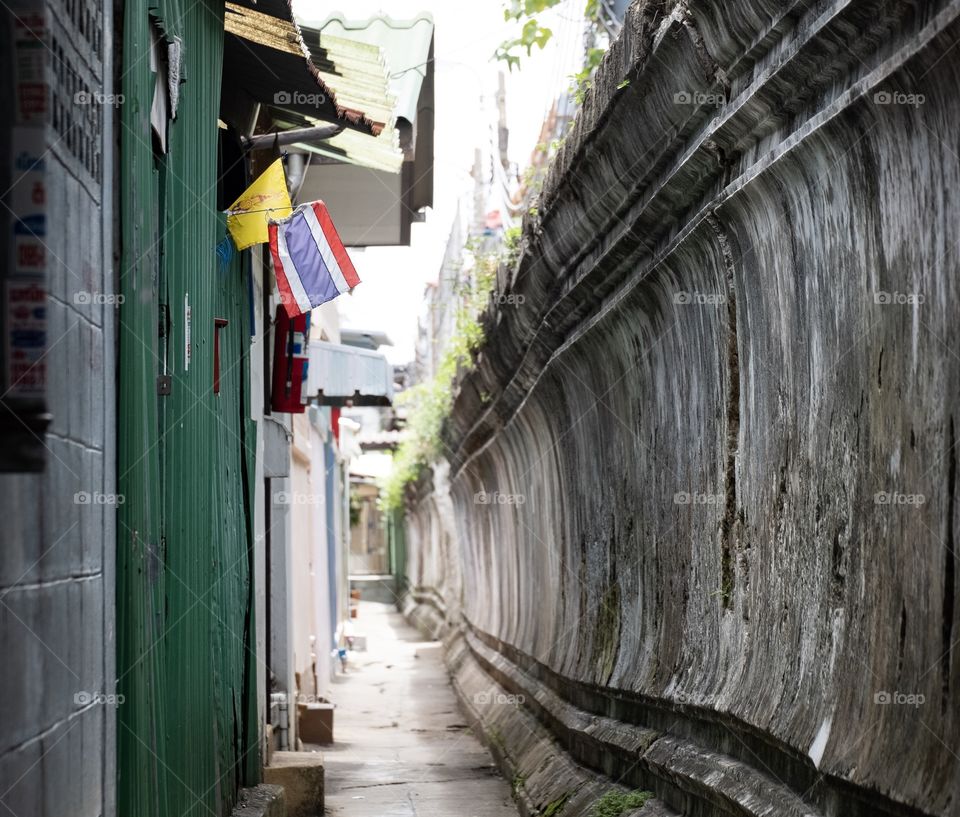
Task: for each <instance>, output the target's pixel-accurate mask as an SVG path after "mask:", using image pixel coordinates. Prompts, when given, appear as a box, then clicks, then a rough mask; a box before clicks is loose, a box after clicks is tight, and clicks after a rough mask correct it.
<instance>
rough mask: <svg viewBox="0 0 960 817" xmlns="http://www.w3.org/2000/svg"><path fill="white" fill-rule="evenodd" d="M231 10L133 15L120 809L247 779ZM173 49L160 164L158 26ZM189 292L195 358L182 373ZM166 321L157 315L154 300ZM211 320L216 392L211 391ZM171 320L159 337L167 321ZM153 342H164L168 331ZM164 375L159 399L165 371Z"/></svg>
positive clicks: (248, 627) (243, 354) (127, 81)
mask: <svg viewBox="0 0 960 817" xmlns="http://www.w3.org/2000/svg"><path fill="white" fill-rule="evenodd" d="M223 13H224V9H223V5H222V4H219V3H215V2H212V1H211V0H202V1H201V2H199V3H194V4H191V5H189V6H187V7H181V5H180V4H179V3H177V2H171V0H163V2H160V3H156V4H148V3H146V2H143V0H139V1H138V0H134V1H133V2H128V3H126V4H125V9H124V15H125V21H124V43H123V55H124V59H123V68H122V91H123V94H124V97H125V104H124V106H123V108H122V109H121V130H120V136H121V220H122V221H121V235H122V251H123V253H122V254H123V262H122V263H123V267H122V268H123V275H122V279H121V288H122V292H123V295H124V303H123V306H122V307H121V313H120V327H121V328H120V337H119V341H120V367H119V372H120V383H119V390H120V406H119V426H120V439H119V480H120V491H121V492H122V493H123V494H124V495H125V497H126V501H125V503H124V504H123V505H122V506H121V509H120V532H119V534H118V593H117V628H118V638H117V641H118V656H117V668H118V676H119V678H120V692H122V693H123V694H124V696H125V701H126V702H125V704H124V705H123V706H122V707H121V708H120V712H119V716H118V767H119V768H118V775H119V780H118V813H120V814H122V815H124V817H174V815H175V816H176V817H181V816H184V817H186V816H187V815H191V816H192V815H211V814H213V815H214V816H215V817H220V816H221V815H225V814H229V812H230V810H231V808H232V806H233V804H234V802H235V798H236V792H237V789H238V787H239V786H241V785H248V784H251V783H254V782H256V779H257V777H258V775H259V768H260V759H259V756H258V741H257V728H256V715H255V711H256V703H255V682H254V681H253V680H252V679H253V678H255V675H256V674H255V672H254V669H255V665H254V663H253V662H254V661H255V658H256V657H255V655H254V652H253V650H254V644H255V640H254V621H253V604H252V575H253V574H252V569H251V568H252V558H251V553H252V539H251V524H250V519H251V512H250V501H251V487H252V483H251V480H250V479H249V476H250V474H251V473H252V471H251V465H252V432H251V423H250V420H249V419H248V418H249V411H248V410H247V407H248V406H249V383H247V382H246V381H247V377H246V375H247V372H248V371H249V369H248V366H249V360H248V344H249V327H248V326H247V321H248V317H247V287H246V278H245V275H244V273H245V270H244V269H243V266H242V264H243V259H242V257H241V256H236V257H235V258H234V259H233V260H232V261H231V262H229V263H228V264H226V265H219V264H218V262H217V257H216V253H215V247H216V245H217V243H218V241H219V240H220V239H221V238H222V237H223V236H224V235H225V225H224V221H223V217H222V215H221V214H220V213H218V212H217V210H216V179H217V140H218V128H217V114H218V110H219V100H220V76H221V61H222V49H223ZM151 25H159V26H160V27H161V29H162V31H163V34H164V36H165V37H167V38H168V39H171V40H172V39H173V38H174V37H177V38H179V39H180V42H181V43H182V55H183V63H182V78H183V83H182V84H181V86H180V93H179V105H178V109H177V115H176V119H175V120H173V121H172V122H171V123H170V128H169V136H168V145H167V153H166V155H162V154H158V152H157V151H156V150H155V147H154V144H153V138H152V134H151V126H150V118H149V117H150V107H151V103H152V99H153V94H154V84H155V75H154V74H153V73H152V71H151V70H150V56H149V47H150V36H151V32H150V26H151ZM185 299H188V300H189V305H190V311H191V320H190V326H189V331H190V338H191V357H190V364H189V369H187V368H186V362H185V346H186V334H187V326H186V323H187V322H186V317H185ZM164 306H165V307H166V309H167V315H168V316H169V318H168V320H164V312H163V311H162V307H164ZM216 318H223V319H225V320H226V321H227V322H228V323H227V326H226V327H224V328H223V329H221V330H219V331H220V344H221V382H220V394H219V395H217V394H214V393H213V350H214V342H215V333H216V331H217V330H216V329H215V325H214V320H215V319H216ZM161 325H164V326H165V327H167V328H165V329H164V331H162V332H161V330H160V327H161ZM161 335H162V336H161ZM164 372H166V373H168V374H170V375H171V379H172V385H171V390H170V394H169V395H167V396H158V394H157V377H158V376H159V375H161V374H163V373H164Z"/></svg>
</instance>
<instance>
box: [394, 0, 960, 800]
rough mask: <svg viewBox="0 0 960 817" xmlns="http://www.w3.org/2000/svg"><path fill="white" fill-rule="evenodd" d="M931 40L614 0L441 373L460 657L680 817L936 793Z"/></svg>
mask: <svg viewBox="0 0 960 817" xmlns="http://www.w3.org/2000/svg"><path fill="white" fill-rule="evenodd" d="M958 39H960V3H958V2H944V1H940V2H934V1H933V0H930V2H923V3H909V2H895V0H886V2H879V0H878V1H876V2H873V1H871V0H862V1H860V2H854V1H852V0H851V2H823V3H816V4H813V3H801V2H780V3H777V2H764V0H740V2H737V3H723V2H720V0H700V1H699V2H694V1H693V0H691V1H690V2H681V3H656V2H641V3H639V4H636V5H634V7H633V8H632V9H631V12H630V15H629V19H628V22H627V25H626V27H625V30H624V33H623V35H622V36H621V39H620V40H619V41H618V42H617V43H616V44H615V46H614V47H613V48H612V49H611V51H610V53H609V54H608V55H607V58H606V59H605V61H604V64H603V65H602V66H601V68H600V71H599V75H598V78H597V80H596V83H595V87H594V89H593V90H592V92H591V93H590V94H589V95H588V97H587V100H586V103H585V106H584V109H583V110H582V112H581V114H580V117H579V119H578V123H577V126H576V127H575V129H574V131H573V133H572V134H571V136H570V137H569V138H568V139H567V141H566V144H565V145H564V147H563V149H562V150H561V152H560V155H559V157H558V161H557V162H556V164H555V166H554V168H553V170H552V172H551V174H550V176H549V178H548V179H547V182H546V185H545V188H544V192H543V195H542V199H541V202H540V204H539V209H538V215H537V216H536V217H534V218H531V219H528V223H527V224H526V228H525V233H524V252H523V255H522V258H521V262H520V265H519V269H518V270H516V271H514V272H513V273H511V274H510V275H509V276H505V277H504V280H503V281H501V287H502V290H503V292H504V293H505V294H517V295H523V296H524V298H523V299H512V301H517V300H521V301H522V302H523V305H522V306H501V307H500V310H499V314H496V315H491V316H489V317H490V318H491V320H490V322H489V324H488V326H489V332H488V340H487V343H486V344H485V346H484V347H483V349H482V352H481V355H480V358H479V362H478V366H477V369H476V370H475V371H474V372H473V373H472V374H471V375H470V376H469V377H468V379H467V380H466V381H465V382H464V383H463V385H462V389H461V392H460V394H459V396H458V398H457V401H456V404H455V410H454V416H453V418H452V422H451V423H450V425H449V428H448V430H447V431H448V433H447V444H448V445H449V446H450V448H451V449H452V450H453V451H454V452H455V454H454V455H452V456H451V470H450V485H451V488H450V496H451V499H452V503H453V511H454V517H455V520H456V540H457V541H456V544H457V548H458V549H457V551H456V552H457V553H458V554H459V557H460V559H461V566H460V569H461V570H462V572H463V576H464V580H463V582H462V600H463V620H464V621H465V624H466V627H465V641H466V644H467V646H468V647H469V648H470V653H471V655H470V658H469V660H471V661H474V662H476V663H477V664H478V665H479V666H480V667H482V668H483V669H484V670H485V671H486V672H487V673H488V674H489V675H491V676H492V677H493V678H495V679H496V680H497V682H498V683H499V684H501V685H502V686H503V688H504V689H507V690H508V691H510V692H513V693H516V694H524V695H526V698H527V708H528V709H530V710H531V711H532V712H534V714H536V716H537V717H538V718H539V719H540V721H541V722H542V723H544V724H546V725H547V726H549V727H550V729H551V730H552V731H553V733H554V734H555V735H556V736H557V737H558V739H559V740H560V742H561V743H562V744H563V745H564V746H565V748H566V749H567V750H568V751H569V752H570V753H571V755H572V756H573V757H574V759H576V760H577V761H578V762H579V763H581V764H583V765H585V766H588V767H591V768H595V769H600V770H602V771H604V772H605V773H607V774H609V775H611V776H612V777H614V778H620V777H621V776H623V779H624V780H625V781H629V782H630V784H631V785H639V786H644V787H648V788H653V789H655V790H656V791H657V793H658V795H659V796H660V797H661V798H662V799H663V801H664V802H665V803H667V804H668V805H669V806H670V807H672V808H675V809H677V810H678V811H681V812H682V813H684V814H769V815H774V814H777V815H782V814H797V815H802V814H829V815H844V817H850V815H878V814H921V813H922V814H930V815H934V814H937V815H957V814H960V797H958V794H960V759H958V756H957V753H956V747H957V746H958V744H960V724H958V717H960V692H958V686H960V667H958V660H960V655H958V650H957V649H956V647H955V646H954V642H955V641H956V640H957V638H958V636H960V622H958V620H957V618H958V609H957V604H956V553H955V542H956V538H957V531H958V516H957V508H956V470H957V465H956V458H957V451H956V443H957V436H956V435H957V430H956V420H957V418H955V416H954V413H955V411H956V406H957V405H958V397H960V395H958V389H960V356H958V354H957V351H956V350H957V340H958V330H960V321H958V316H960V308H958V307H960V289H958V287H960V277H958V260H957V254H958V250H957V245H956V241H957V236H956V229H955V225H956V224H957V223H960V204H958V198H957V195H956V191H957V190H958V189H960V156H958V152H960V143H958V138H957V134H958V133H960V101H958V100H960V48H957V44H958ZM624 81H628V84H624ZM499 300H500V301H501V302H506V299H499ZM481 491H483V492H486V493H485V498H486V500H487V501H477V499H478V498H477V494H478V492H481ZM494 492H497V495H496V496H493V493H494ZM426 515H429V508H427V507H426V506H425V505H424V504H423V503H421V505H420V507H419V510H418V513H417V514H416V515H415V517H414V524H413V529H414V530H413V531H412V532H411V545H410V550H411V551H415V550H416V548H417V542H420V543H423V542H425V541H433V540H432V539H430V538H429V537H427V536H425V535H424V534H423V533H422V529H423V528H424V526H425V523H424V521H423V517H424V516H426ZM418 531H419V532H418ZM421 547H422V544H421ZM428 552H430V553H435V552H436V551H435V549H434V550H430V551H428ZM417 558H420V559H425V558H428V557H426V556H424V555H421V556H420V557H417ZM429 580H430V576H429V575H428V574H426V573H425V574H424V578H423V579H422V580H419V579H418V580H417V581H423V582H428V581H429ZM451 621H453V619H451ZM454 623H455V622H454ZM464 660H466V659H464ZM911 696H912V697H911Z"/></svg>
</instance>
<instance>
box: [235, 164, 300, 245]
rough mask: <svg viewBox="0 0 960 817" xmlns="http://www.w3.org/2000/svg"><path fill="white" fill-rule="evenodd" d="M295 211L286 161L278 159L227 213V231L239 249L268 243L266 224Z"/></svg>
mask: <svg viewBox="0 0 960 817" xmlns="http://www.w3.org/2000/svg"><path fill="white" fill-rule="evenodd" d="M292 212H293V208H292V207H291V206H290V194H289V193H288V192H287V180H286V178H285V177H284V175H283V161H282V160H280V159H277V161H275V162H274V163H273V164H272V165H270V167H268V168H267V169H266V170H264V171H263V173H261V174H260V176H259V177H258V178H257V180H256V181H255V182H254V183H253V184H251V185H250V186H249V187H248V188H247V189H246V190H244V191H243V193H242V194H241V196H240V198H238V199H237V200H236V201H235V202H234V203H233V204H231V205H230V209H229V210H227V229H228V230H229V231H230V235H232V236H233V241H234V243H235V244H236V245H237V249H238V250H245V249H246V248H247V247H249V246H251V245H253V244H265V243H266V242H267V241H268V236H267V221H269V220H270V219H271V218H273V219H278V218H286V217H287V216H289V215H290V213H292Z"/></svg>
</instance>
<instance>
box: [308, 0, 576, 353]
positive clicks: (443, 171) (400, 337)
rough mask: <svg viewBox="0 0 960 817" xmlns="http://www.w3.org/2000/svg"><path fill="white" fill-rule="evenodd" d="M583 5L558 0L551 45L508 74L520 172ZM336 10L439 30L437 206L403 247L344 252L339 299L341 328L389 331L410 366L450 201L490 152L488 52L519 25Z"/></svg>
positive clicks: (472, 0)
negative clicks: (355, 280) (346, 268)
mask: <svg viewBox="0 0 960 817" xmlns="http://www.w3.org/2000/svg"><path fill="white" fill-rule="evenodd" d="M583 6H584V2H583V0H564V2H563V3H561V4H560V5H559V6H557V7H556V8H555V9H552V10H551V11H550V12H548V13H546V14H544V15H542V16H541V23H542V24H543V25H546V26H547V27H549V28H550V29H552V31H553V37H552V39H551V41H550V43H549V44H548V45H547V47H546V48H545V49H544V50H543V51H539V50H536V49H535V50H534V53H533V55H532V56H531V57H530V58H529V59H524V60H523V61H522V68H521V70H520V71H517V70H514V71H513V73H512V75H508V76H507V86H506V89H507V96H506V101H507V124H508V126H509V129H510V142H509V151H510V159H511V161H513V162H516V163H517V164H518V165H519V166H520V167H521V168H524V167H526V165H527V163H528V159H529V156H530V152H531V151H532V150H533V148H534V146H535V145H536V142H537V137H538V136H539V133H540V126H541V124H542V122H543V117H544V114H545V113H546V112H547V110H548V109H549V107H550V104H551V102H552V100H553V99H554V98H556V96H557V94H558V93H559V92H560V91H561V90H563V89H565V88H566V87H567V86H568V85H569V84H570V82H569V79H568V77H569V75H570V74H573V73H575V72H576V71H577V70H578V69H579V65H580V63H581V62H582V53H583V45H582V42H583V28H582V22H581V21H582V10H583ZM339 10H341V11H343V12H344V13H345V14H348V15H349V16H350V17H352V18H354V19H362V18H364V17H369V16H372V15H374V14H388V15H390V16H391V17H394V18H398V19H403V18H408V17H413V16H414V15H416V14H417V13H419V12H421V11H428V12H430V13H431V14H432V15H433V18H434V22H435V25H436V32H435V42H434V55H435V58H436V62H435V83H436V88H435V90H436V127H435V136H434V141H435V150H434V158H435V163H434V197H433V198H434V207H433V209H432V210H429V211H428V212H427V220H426V222H425V223H422V224H414V225H413V226H412V228H411V230H412V239H411V246H410V247H371V248H367V249H365V250H361V251H357V250H351V257H352V258H353V262H354V264H355V265H356V267H357V272H358V273H359V274H360V278H361V280H362V281H363V283H362V284H361V285H360V286H359V287H357V289H356V291H355V292H354V294H353V295H345V296H343V297H341V298H338V299H337V303H338V304H339V307H340V315H341V322H342V325H343V326H346V327H351V328H357V329H380V330H383V331H385V332H387V334H388V335H389V336H390V338H391V340H392V341H393V343H394V346H393V347H392V348H390V347H387V348H384V349H381V351H382V352H385V353H386V355H387V357H388V358H389V359H390V362H391V363H407V362H409V361H410V360H412V359H413V354H414V342H415V339H416V329H417V316H418V315H419V313H420V306H421V303H422V301H423V290H424V286H425V285H426V283H427V282H428V281H432V280H436V278H437V275H438V272H439V268H440V261H441V258H442V256H443V249H444V246H445V245H446V241H447V235H448V233H449V230H450V226H451V224H452V221H453V216H454V211H455V207H456V202H457V200H458V198H460V197H462V196H464V195H467V196H472V193H473V181H472V179H471V178H470V175H469V173H470V168H471V166H472V165H473V156H474V149H475V148H476V147H480V148H482V149H484V151H485V152H486V151H489V149H490V140H491V136H492V131H491V125H492V126H494V127H495V125H496V121H497V113H496V91H497V72H498V71H500V70H505V66H504V65H503V63H499V62H497V61H495V60H493V59H492V55H493V53H494V51H495V49H496V47H497V46H498V45H499V44H500V43H501V42H502V41H503V40H505V39H508V38H511V37H515V36H518V33H519V25H518V24H516V23H507V22H505V21H504V19H503V2H502V0H350V2H349V3H348V4H347V5H346V6H345V7H343V8H342V9H339ZM294 12H295V13H296V15H297V17H300V18H303V19H311V20H317V19H323V18H325V17H326V16H327V15H328V14H329V13H330V12H331V6H330V4H329V2H328V0H295V2H294ZM404 67H407V66H398V67H394V66H391V70H398V69H402V68H404ZM493 133H495V131H494V132H493ZM494 138H495V137H494ZM468 206H469V205H468Z"/></svg>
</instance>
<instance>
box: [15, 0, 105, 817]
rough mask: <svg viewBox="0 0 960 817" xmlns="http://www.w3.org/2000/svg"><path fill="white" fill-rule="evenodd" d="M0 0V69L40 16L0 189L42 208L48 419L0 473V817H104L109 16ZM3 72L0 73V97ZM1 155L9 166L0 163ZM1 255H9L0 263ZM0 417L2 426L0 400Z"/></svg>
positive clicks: (84, 8)
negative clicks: (34, 458) (16, 464)
mask: <svg viewBox="0 0 960 817" xmlns="http://www.w3.org/2000/svg"><path fill="white" fill-rule="evenodd" d="M13 5H14V7H15V8H16V13H14V11H13V10H12V9H10V8H9V7H7V8H5V9H4V11H3V13H2V14H0V17H2V20H0V40H2V42H3V43H4V46H3V49H4V51H5V53H4V58H3V60H2V61H3V62H4V64H7V63H8V60H7V56H8V55H9V57H10V60H9V63H10V66H9V67H12V63H13V58H14V53H13V50H12V45H11V44H12V42H13V29H14V27H15V26H16V25H17V24H16V22H15V21H17V20H26V21H30V25H34V21H36V20H37V19H40V18H38V16H37V15H45V16H46V25H47V27H48V36H47V38H46V39H45V41H43V42H40V41H36V42H35V43H34V46H33V47H34V49H36V52H37V53H38V55H39V60H38V62H39V63H40V64H42V65H44V66H45V67H44V71H45V75H44V76H43V77H38V78H37V79H43V81H44V82H46V83H47V85H48V88H47V89H46V91H47V93H45V94H44V95H43V96H42V97H41V99H42V100H45V101H44V102H43V104H44V105H45V106H46V112H47V113H48V115H49V116H48V118H47V120H46V124H45V126H44V127H43V128H37V129H36V131H37V138H36V140H35V141H31V142H28V143H26V144H24V145H22V149H23V154H21V155H20V156H19V157H18V158H20V160H21V165H17V166H13V167H19V168H20V169H19V170H16V172H15V173H14V175H13V177H12V178H6V167H5V168H4V173H3V174H0V175H2V176H4V177H5V178H6V181H7V182H8V183H6V184H2V185H0V189H2V190H3V196H2V197H3V206H4V208H6V210H5V211H4V219H3V224H4V225H5V226H6V225H8V224H9V223H10V222H9V220H8V219H7V218H6V216H7V214H8V213H9V212H12V211H11V210H10V208H9V206H8V204H7V202H12V201H17V200H18V199H19V200H22V199H27V200H30V197H31V196H33V199H32V200H33V202H34V203H35V204H38V206H39V207H38V209H44V208H45V211H46V219H45V223H43V224H40V225H39V226H36V227H35V229H36V230H37V233H35V234H34V235H35V237H36V238H38V239H40V240H39V242H38V243H40V244H41V245H42V254H43V258H44V265H45V268H46V273H47V301H46V312H47V321H48V328H47V338H46V353H45V356H44V362H45V365H46V383H47V405H48V407H49V411H50V414H51V417H52V419H51V422H50V425H49V427H48V429H47V433H46V434H44V435H42V439H38V442H41V443H42V444H43V447H44V449H45V452H44V453H45V460H46V466H45V470H44V472H43V473H36V474H16V473H9V474H3V475H0V519H2V520H3V523H4V531H3V534H2V543H3V544H2V550H3V553H2V555H0V660H2V663H3V668H2V669H0V806H2V807H0V811H2V812H3V813H5V814H15V815H17V817H34V816H35V815H40V814H44V815H46V814H71V815H78V817H110V815H113V814H114V813H115V794H114V789H115V779H116V764H115V756H116V752H115V748H114V747H115V743H116V712H117V706H118V705H119V704H118V700H117V699H116V698H115V693H116V671H115V661H114V648H115V647H114V583H115V556H114V549H115V542H116V508H117V504H118V503H119V502H122V501H123V497H118V496H117V495H116V494H115V491H116V487H115V486H116V472H115V458H116V454H115V451H116V449H115V435H116V415H115V409H114V407H115V405H116V396H115V388H114V381H115V369H114V350H115V348H116V340H115V337H114V335H115V331H116V329H115V326H116V324H115V314H116V305H115V299H114V295H113V293H115V292H116V276H115V274H114V264H113V230H112V224H113V206H112V205H113V202H112V196H113V193H114V189H113V185H112V181H111V180H112V173H113V144H114V132H113V128H112V121H113V117H114V115H115V112H116V107H115V100H114V98H113V97H112V96H111V95H112V93H113V87H112V85H113V83H112V72H113V66H112V59H113V58H112V54H113V36H112V33H113V20H112V8H113V7H112V5H111V4H109V3H107V4H103V5H102V4H98V3H94V2H92V0H86V1H82V2H73V3H63V2H60V1H59V0H53V1H52V2H49V3H36V4H33V5H32V6H31V5H30V4H22V3H14V4H13ZM24 25H26V24H24ZM21 30H22V29H21ZM25 53H26V52H25V51H18V52H17V53H16V55H15V56H16V57H17V59H19V60H22V61H23V63H22V64H20V65H18V67H17V70H16V71H14V72H13V78H18V77H19V78H21V79H29V78H31V76H32V75H31V73H30V69H31V68H32V67H33V66H35V65H36V63H30V61H29V58H27V57H26V56H25ZM18 72H19V73H18ZM13 78H12V77H11V76H10V75H9V74H8V75H6V76H5V77H4V80H3V83H4V86H5V91H6V90H9V89H12V88H14V87H15V86H14V84H13V81H12V79H13ZM8 83H9V84H8ZM16 87H19V86H16ZM0 97H2V98H3V99H4V100H6V102H7V103H11V99H10V97H9V96H6V94H5V93H0ZM31 99H32V100H33V101H34V102H36V100H37V97H36V96H33V97H31ZM19 110H20V106H19V105H14V104H6V105H4V106H3V111H4V116H5V117H6V118H7V123H6V124H8V125H9V124H11V123H14V124H19V123H17V120H16V115H17V113H16V112H17V111H19ZM0 142H4V144H5V145H6V144H7V142H6V139H0ZM2 161H3V162H4V163H5V165H10V160H9V158H8V156H7V155H6V154H4V155H3V158H2ZM23 162H26V163H27V166H28V167H29V166H30V165H32V164H33V163H34V162H38V164H37V165H34V167H37V168H38V169H42V171H43V182H42V186H39V187H31V189H28V190H27V191H24V190H23V186H26V185H27V184H28V183H29V184H31V185H32V184H33V182H32V181H29V179H28V174H26V173H24V172H22V170H23V165H22V163H23ZM24 180H27V181H24ZM19 182H22V185H20V186H19V187H18V183H19ZM11 234H12V230H11ZM4 246H5V247H6V245H4ZM13 257H14V253H13V252H12V250H11V251H10V252H9V254H8V255H5V256H4V258H3V261H2V263H3V264H5V265H9V264H10V262H11V261H12V259H13ZM11 266H12V265H11ZM6 396H7V395H6V393H4V394H3V395H0V401H2V400H3V398H4V397H6ZM2 410H3V412H4V413H5V414H6V415H7V416H8V417H9V414H10V408H9V407H8V406H7V405H6V403H4V404H3V409H2Z"/></svg>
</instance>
